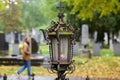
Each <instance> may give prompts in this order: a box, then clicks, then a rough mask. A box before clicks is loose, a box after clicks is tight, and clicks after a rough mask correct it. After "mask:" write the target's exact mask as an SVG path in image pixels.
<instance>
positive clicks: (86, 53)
mask: <svg viewBox="0 0 120 80" xmlns="http://www.w3.org/2000/svg"><path fill="white" fill-rule="evenodd" d="M81 32H82V37H81V38H82V39H81V44H82V47H81V48H82V50H81V53H80V56H81V57H91V52H90V49H89V37H88V36H89V28H88V25H87V24H83V25H82V31H81Z"/></svg>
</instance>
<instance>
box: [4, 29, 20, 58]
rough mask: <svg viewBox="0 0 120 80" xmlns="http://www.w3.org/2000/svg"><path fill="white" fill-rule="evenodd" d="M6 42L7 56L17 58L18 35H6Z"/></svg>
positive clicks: (13, 33) (12, 33)
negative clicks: (7, 45)
mask: <svg viewBox="0 0 120 80" xmlns="http://www.w3.org/2000/svg"><path fill="white" fill-rule="evenodd" d="M6 41H7V42H8V43H9V55H11V56H17V55H19V53H20V52H19V41H20V35H19V33H18V32H16V31H15V32H11V33H9V34H6Z"/></svg>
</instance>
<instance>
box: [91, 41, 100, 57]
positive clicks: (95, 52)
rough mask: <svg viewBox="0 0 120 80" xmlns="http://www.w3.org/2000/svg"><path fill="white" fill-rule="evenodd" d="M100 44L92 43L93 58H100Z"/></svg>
mask: <svg viewBox="0 0 120 80" xmlns="http://www.w3.org/2000/svg"><path fill="white" fill-rule="evenodd" d="M101 46H102V43H99V42H97V43H96V42H93V54H92V55H93V56H100V50H101Z"/></svg>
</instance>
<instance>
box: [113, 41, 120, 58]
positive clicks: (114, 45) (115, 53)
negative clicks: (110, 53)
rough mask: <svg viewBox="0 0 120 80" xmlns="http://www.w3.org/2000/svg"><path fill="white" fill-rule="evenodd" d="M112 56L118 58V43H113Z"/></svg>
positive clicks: (119, 52)
mask: <svg viewBox="0 0 120 80" xmlns="http://www.w3.org/2000/svg"><path fill="white" fill-rule="evenodd" d="M113 49H114V56H120V43H119V42H113Z"/></svg>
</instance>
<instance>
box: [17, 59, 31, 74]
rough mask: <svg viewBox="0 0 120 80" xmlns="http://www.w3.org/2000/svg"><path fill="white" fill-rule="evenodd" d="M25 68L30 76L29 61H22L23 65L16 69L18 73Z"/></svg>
mask: <svg viewBox="0 0 120 80" xmlns="http://www.w3.org/2000/svg"><path fill="white" fill-rule="evenodd" d="M25 68H27V73H28V76H31V61H29V60H28V61H24V65H23V66H22V67H21V68H20V69H19V70H18V71H17V73H18V74H20V73H21V72H23V71H24V70H25Z"/></svg>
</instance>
